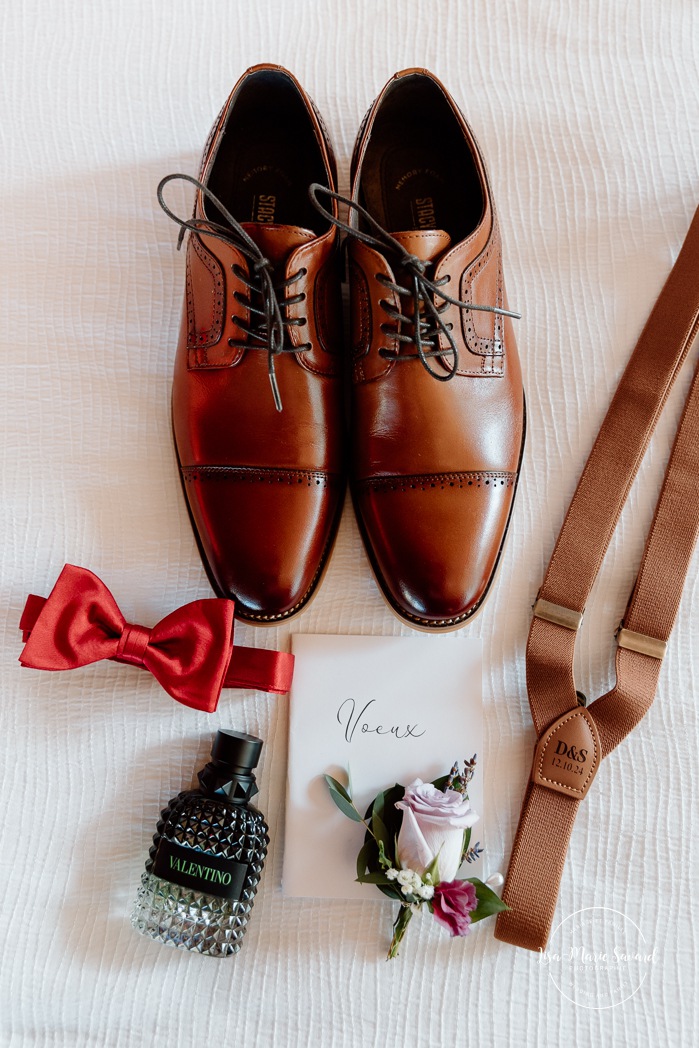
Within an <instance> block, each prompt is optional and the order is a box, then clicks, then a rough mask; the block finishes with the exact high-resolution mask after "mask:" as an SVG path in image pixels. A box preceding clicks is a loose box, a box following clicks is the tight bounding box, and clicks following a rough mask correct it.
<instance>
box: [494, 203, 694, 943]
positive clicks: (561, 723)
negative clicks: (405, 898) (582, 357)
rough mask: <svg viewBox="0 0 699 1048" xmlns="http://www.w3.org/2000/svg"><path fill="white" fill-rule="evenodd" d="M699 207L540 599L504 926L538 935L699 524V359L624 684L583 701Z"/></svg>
mask: <svg viewBox="0 0 699 1048" xmlns="http://www.w3.org/2000/svg"><path fill="white" fill-rule="evenodd" d="M698 318H699V209H698V210H697V212H696V214H695V216H694V219H693V221H692V224H691V226H690V229H689V232H688V234H687V237H686V239H685V242H684V245H683V247H682V250H681V252H680V254H679V256H678V258H677V261H676V263H675V265H674V267H673V269H672V272H671V273H670V276H669V277H668V280H667V282H666V284H665V287H664V288H663V290H662V292H661V294H660V297H659V298H658V300H657V302H656V304H655V306H654V308H653V311H652V313H651V315H650V317H649V319H648V322H647V323H646V326H645V328H644V329H643V332H642V333H641V336H640V338H639V341H638V343H637V345H636V348H635V350H634V352H633V355H632V357H631V359H630V361H629V364H628V366H627V368H626V370H625V372H624V374H623V376H622V378H621V381H620V383H619V386H618V388H617V391H616V393H615V395H614V398H613V400H612V403H611V405H610V408H609V411H608V412H607V415H606V418H605V420H604V422H603V423H602V427H601V429H600V432H599V435H598V437H597V440H596V441H595V444H594V446H593V448H592V451H591V453H590V457H589V458H588V460H587V463H586V465H585V468H584V470H583V473H582V476H581V478H580V481H579V484H578V487H577V490H576V492H575V495H574V496H573V499H572V502H571V504H570V507H569V509H568V513H567V515H566V518H565V521H564V523H563V527H562V529H561V533H560V535H559V537H558V541H557V543H556V547H555V549H554V551H553V555H552V557H551V561H550V563H549V566H548V569H547V571H546V576H545V578H544V582H543V585H542V587H541V590H540V591H539V595H538V598H537V601H536V604H535V605H534V618H533V620H532V624H531V628H530V631H529V639H528V642H527V691H528V695H529V705H530V708H531V714H532V719H533V721H534V727H535V729H536V734H537V737H538V742H537V746H536V750H535V754H534V763H533V765H532V774H531V781H530V783H529V786H528V787H527V792H526V795H525V798H524V803H523V806H522V813H521V815H520V820H519V826H518V829H517V834H516V837H515V842H514V846H513V851H512V857H511V860H510V868H509V871H508V875H507V880H506V883H505V888H504V891H503V898H504V900H505V902H506V903H507V904H508V906H509V907H510V910H509V911H507V912H504V913H501V914H499V916H498V919H497V923H496V930H495V935H496V938H498V939H502V940H503V941H505V942H510V943H513V944H514V945H515V946H523V947H525V948H527V949H530V950H539V949H543V948H544V947H545V946H546V942H547V940H548V935H549V931H550V927H551V922H552V919H553V914H554V911H555V906H556V898H557V895H558V888H559V884H560V878H561V874H562V872H563V865H564V862H565V856H566V852H567V849H568V841H569V839H570V835H571V832H572V829H573V823H574V821H575V816H576V814H577V809H578V805H579V804H580V801H581V800H582V799H583V797H584V796H585V795H586V793H587V790H588V788H589V786H590V784H591V782H592V780H593V778H594V776H595V774H596V772H597V768H598V767H599V764H600V762H601V760H602V758H603V757H605V756H606V755H607V754H608V753H609V752H610V751H611V750H612V749H614V747H615V746H617V745H618V744H619V743H620V742H621V740H622V739H623V738H625V736H626V735H627V734H628V733H629V732H630V731H631V730H632V729H633V728H634V727H635V726H636V724H637V723H638V722H639V721H640V720H641V718H642V717H643V716H644V714H645V713H646V712H647V710H648V709H649V707H650V705H651V703H652V701H653V697H654V695H655V690H656V686H657V682H658V676H659V674H660V666H661V659H662V656H663V653H664V651H665V644H666V642H667V640H668V638H669V636H670V632H671V630H672V626H673V624H674V621H675V617H676V614H677V610H678V607H679V603H680V598H681V594H682V587H683V584H684V579H685V576H686V573H687V570H688V567H689V562H690V559H691V556H692V551H693V549H694V544H695V541H696V537H697V532H698V531H699V498H697V487H698V485H699V371H698V372H697V375H696V376H695V379H694V382H693V384H692V387H691V390H690V393H689V396H688V399H687V403H686V405H685V410H684V414H683V417H682V421H681V423H680V427H679V430H678V434H677V438H676V441H675V445H674V448H673V452H672V455H671V457H670V462H669V464H668V468H667V473H666V476H665V482H664V484H663V489H662V492H661V495H660V499H659V501H658V505H657V508H656V512H655V517H654V520H653V524H652V526H651V529H650V533H649V536H648V540H647V542H646V547H645V551H644V555H643V560H642V563H641V568H640V570H639V574H638V577H637V579H636V584H635V586H634V589H633V592H632V594H631V598H630V600H629V604H628V607H627V610H626V613H625V616H624V621H623V623H622V625H621V627H620V629H619V631H618V633H617V643H618V648H617V656H616V675H617V683H616V686H615V687H614V688H613V689H612V690H611V691H610V692H609V693H608V694H607V695H604V696H603V697H602V698H600V699H598V700H597V701H596V702H594V703H592V705H591V706H590V707H589V708H587V709H584V708H583V707H581V706H579V704H578V697H577V693H576V690H575V681H574V677H573V656H574V650H575V640H576V637H577V631H578V628H579V626H580V624H581V622H582V617H583V613H584V609H585V604H586V602H587V598H588V595H589V593H590V590H591V588H592V585H593V583H594V581H595V578H596V576H597V573H598V571H599V568H600V565H601V562H602V559H603V557H604V554H605V552H606V550H607V547H608V545H609V542H610V539H611V536H612V534H613V532H614V529H615V527H616V524H617V521H618V519H619V515H620V513H621V510H622V508H623V506H624V503H625V501H626V497H627V495H628V492H629V489H630V487H631V484H632V483H633V480H634V477H635V476H636V473H637V471H638V468H639V465H640V463H641V460H642V458H643V455H644V453H645V451H646V448H647V446H648V442H649V440H650V437H651V435H652V433H653V430H654V428H655V425H656V423H657V420H658V418H659V416H660V413H661V411H662V409H663V406H664V404H665V401H666V399H667V396H668V394H669V392H670V390H671V388H672V385H673V382H674V381H675V378H676V376H677V373H678V371H679V369H680V367H681V366H682V363H683V362H684V360H685V357H686V356H687V353H688V351H689V347H690V346H691V343H692V341H693V340H694V337H695V335H696V333H697V328H698V326H699V321H698Z"/></svg>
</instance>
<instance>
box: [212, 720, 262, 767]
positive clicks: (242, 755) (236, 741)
mask: <svg viewBox="0 0 699 1048" xmlns="http://www.w3.org/2000/svg"><path fill="white" fill-rule="evenodd" d="M261 753H262V739H258V738H257V736H255V735H246V734H245V733H244V732H242V731H233V730H232V729H231V728H220V729H219V730H218V731H217V732H216V738H215V739H214V744H213V746H212V747H211V756H212V758H213V759H214V760H215V761H218V762H220V763H221V764H227V765H229V766H230V767H231V768H233V769H235V771H236V772H238V773H242V774H245V773H246V772H250V771H252V769H253V768H256V767H257V764H258V761H259V759H260V754H261Z"/></svg>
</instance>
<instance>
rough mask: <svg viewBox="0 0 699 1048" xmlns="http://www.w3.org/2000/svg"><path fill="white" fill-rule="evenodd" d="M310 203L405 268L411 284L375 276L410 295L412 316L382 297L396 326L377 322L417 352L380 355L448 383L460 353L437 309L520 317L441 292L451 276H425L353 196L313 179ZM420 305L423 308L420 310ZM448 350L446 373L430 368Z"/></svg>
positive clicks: (424, 266) (422, 266)
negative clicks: (352, 216)
mask: <svg viewBox="0 0 699 1048" xmlns="http://www.w3.org/2000/svg"><path fill="white" fill-rule="evenodd" d="M318 193H325V194H326V196H329V197H331V198H332V199H333V200H336V201H337V202H338V203H340V204H345V205H346V207H347V208H348V209H351V210H354V211H356V212H357V214H358V215H359V216H360V217H361V218H362V219H363V220H364V222H366V223H367V225H368V226H370V227H371V229H373V230H374V231H375V233H376V236H372V234H371V233H366V232H364V230H361V229H357V228H356V227H354V226H350V225H349V224H348V223H346V222H343V221H342V220H341V219H339V218H335V216H334V215H333V214H331V213H330V211H327V210H326V208H324V207H323V205H322V204H321V203H320V201H319V200H318V196H317V194H318ZM308 195H309V197H310V200H311V203H312V204H313V206H314V207H315V208H316V210H317V211H319V212H320V214H321V215H322V216H323V217H324V218H325V219H327V221H328V222H332V224H333V225H335V226H337V228H338V229H341V230H342V231H343V232H344V233H346V234H347V236H348V237H354V238H355V239H357V240H361V241H362V243H364V244H368V245H369V247H372V248H375V249H377V250H378V251H380V252H381V253H382V254H385V253H386V252H388V253H389V254H390V255H392V256H394V257H395V258H396V259H397V261H398V265H399V266H400V268H401V269H404V270H405V271H406V272H407V273H408V275H409V277H410V283H411V287H404V286H403V285H402V284H397V283H394V281H392V280H389V279H388V278H387V277H384V276H383V274H380V273H379V274H376V279H377V280H378V281H379V283H380V284H382V285H383V287H386V288H388V289H389V290H391V291H394V292H395V293H396V294H397V295H400V296H410V297H411V298H412V302H413V315H412V316H406V315H405V314H404V313H402V312H401V311H400V310H397V309H395V308H394V307H393V305H392V304H391V303H390V302H387V301H386V300H385V299H382V300H381V303H380V305H381V307H382V309H383V310H384V312H385V313H386V314H387V315H388V317H389V318H390V319H391V320H392V321H394V322H395V324H396V327H395V329H389V328H388V326H387V325H383V324H382V326H381V330H382V331H384V332H385V333H386V334H390V335H391V336H392V337H393V338H396V339H398V341H399V342H404V343H409V344H411V345H414V346H415V349H416V351H417V352H416V353H405V354H399V353H398V352H396V351H395V350H389V349H385V348H383V349H380V350H379V353H380V355H381V356H382V357H385V358H387V359H389V360H392V361H394V362H395V363H399V362H400V361H402V360H415V359H418V360H419V361H420V363H421V364H422V366H423V367H424V368H425V370H426V371H427V372H428V373H429V374H430V375H432V377H433V378H436V379H438V380H439V381H440V382H448V381H449V379H451V378H453V377H454V375H455V374H456V372H457V371H458V368H459V351H458V349H457V346H456V342H455V340H454V336H453V335H452V333H451V332H452V327H453V325H452V324H445V323H444V321H443V320H442V313H443V312H444V310H445V309H447V308H448V307H449V305H453V306H458V307H459V309H471V310H479V311H481V312H484V313H497V314H498V315H499V316H503V317H513V318H514V319H515V320H519V319H520V317H521V315H520V314H519V313H513V312H511V311H510V310H509V309H500V308H499V307H498V306H479V305H475V304H473V303H471V302H462V301H461V299H458V298H452V297H451V296H450V295H447V293H446V292H445V291H443V290H442V289H443V287H444V285H445V284H448V283H449V281H450V280H451V277H450V276H445V277H442V278H441V280H430V279H429V277H427V276H426V275H425V270H426V269H427V267H428V266H431V265H432V264H433V263H432V262H425V261H423V260H422V259H421V258H417V256H416V255H412V254H411V253H410V252H409V251H407V250H406V248H404V247H403V245H402V244H401V243H399V241H398V240H396V238H395V237H393V236H391V234H390V233H389V232H387V230H385V229H384V228H383V226H382V225H380V224H379V223H378V222H377V221H376V219H375V218H373V217H372V216H371V215H370V214H369V212H368V211H367V210H366V208H363V207H362V206H361V204H358V203H356V201H354V200H350V199H349V198H348V197H344V196H341V195H340V194H339V193H334V192H333V191H332V190H331V189H328V188H327V187H326V186H322V185H320V184H319V183H318V182H314V183H313V184H312V185H311V186H310V187H309V190H308ZM435 296H436V297H437V298H439V299H441V300H442V304H441V305H440V306H437V305H436V304H435ZM421 307H423V308H421ZM398 325H401V327H402V326H403V325H412V328H413V334H412V335H406V334H403V332H402V331H400V330H399V329H398ZM440 335H444V337H445V338H446V340H447V342H448V343H449V348H448V349H443V348H441V347H440V344H439V338H440ZM447 354H449V355H450V356H451V361H452V364H451V367H447V366H446V364H445V365H444V367H445V368H446V374H444V373H441V372H438V371H434V370H433V369H432V368H431V367H430V365H429V363H428V361H429V359H430V358H431V357H444V356H445V355H447Z"/></svg>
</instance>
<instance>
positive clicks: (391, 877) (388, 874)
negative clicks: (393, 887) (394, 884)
mask: <svg viewBox="0 0 699 1048" xmlns="http://www.w3.org/2000/svg"><path fill="white" fill-rule="evenodd" d="M397 876H398V870H394V869H393V867H392V866H391V868H390V870H386V877H387V878H388V880H389V881H395V879H396V877H397Z"/></svg>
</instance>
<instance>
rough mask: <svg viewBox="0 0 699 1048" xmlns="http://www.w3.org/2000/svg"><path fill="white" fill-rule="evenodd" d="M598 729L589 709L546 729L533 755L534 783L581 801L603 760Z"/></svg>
mask: <svg viewBox="0 0 699 1048" xmlns="http://www.w3.org/2000/svg"><path fill="white" fill-rule="evenodd" d="M601 756H602V753H601V748H600V741H599V735H598V733H597V726H596V724H595V722H594V720H593V719H592V717H591V715H590V714H589V713H588V711H587V710H586V709H577V710H573V711H572V712H570V713H566V714H564V715H563V717H560V718H559V719H558V720H557V721H556V722H555V723H554V724H552V725H551V726H550V727H549V728H547V729H546V731H545V732H544V734H543V735H542V736H541V738H540V739H539V741H538V743H537V746H536V750H535V751H534V764H533V766H532V780H533V781H534V782H535V783H537V784H538V785H539V786H546V787H547V788H548V789H550V790H555V791H556V792H557V793H565V794H568V795H569V796H572V797H578V798H582V797H584V796H585V794H586V793H587V790H588V787H589V786H590V783H591V782H592V780H593V779H594V777H595V774H596V772H597V768H598V767H599V763H600V760H601Z"/></svg>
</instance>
